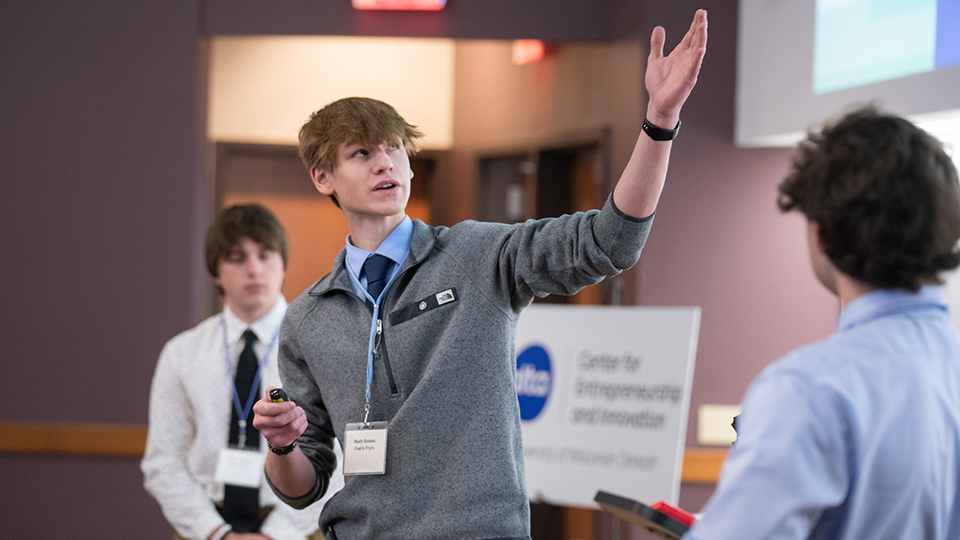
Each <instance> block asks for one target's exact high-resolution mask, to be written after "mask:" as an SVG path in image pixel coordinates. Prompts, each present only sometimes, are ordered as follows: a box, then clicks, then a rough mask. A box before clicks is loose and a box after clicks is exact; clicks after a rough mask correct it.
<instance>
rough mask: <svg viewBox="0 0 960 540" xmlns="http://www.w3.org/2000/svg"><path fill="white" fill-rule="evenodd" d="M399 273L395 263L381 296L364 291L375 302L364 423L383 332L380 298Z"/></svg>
mask: <svg viewBox="0 0 960 540" xmlns="http://www.w3.org/2000/svg"><path fill="white" fill-rule="evenodd" d="M404 258H406V256H404ZM348 273H349V272H348ZM399 273H400V265H398V264H395V268H394V269H393V271H392V272H391V273H390V278H389V279H388V280H387V284H386V285H384V287H383V291H381V292H380V297H379V298H374V297H372V296H370V293H369V292H367V291H366V290H364V291H363V294H364V295H365V296H366V297H367V300H369V301H370V302H372V303H373V319H372V320H371V321H370V338H369V340H368V341H367V385H366V388H365V392H364V405H363V423H364V425H367V424H369V422H368V420H369V419H370V388H371V387H372V386H373V351H375V350H376V349H378V348H379V347H380V339H381V335H382V334H383V320H381V319H380V300H381V299H383V295H385V294H386V293H387V290H388V289H389V288H390V284H391V283H393V279H394V278H395V277H397V274H399ZM350 277H351V279H356V276H353V275H352V273H351V275H350ZM358 281H359V280H358Z"/></svg>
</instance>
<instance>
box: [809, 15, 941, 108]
mask: <svg viewBox="0 0 960 540" xmlns="http://www.w3.org/2000/svg"><path fill="white" fill-rule="evenodd" d="M957 64H960V0H817V3H816V22H815V24H814V54H813V91H814V93H816V94H822V93H825V92H832V91H834V90H842V89H845V88H852V87H855V86H860V85H864V84H869V83H875V82H880V81H886V80H890V79H896V78H899V77H905V76H907V75H916V74H918V73H923V72H926V71H931V70H934V69H938V68H942V67H946V66H952V65H957Z"/></svg>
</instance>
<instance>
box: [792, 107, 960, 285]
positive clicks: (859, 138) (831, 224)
mask: <svg viewBox="0 0 960 540" xmlns="http://www.w3.org/2000/svg"><path fill="white" fill-rule="evenodd" d="M779 191H780V196H779V200H778V205H779V207H780V209H781V210H783V211H784V212H786V211H789V210H793V209H797V210H799V211H800V212H801V213H802V214H803V215H804V216H806V218H807V219H808V220H809V221H811V222H815V223H818V224H819V225H820V240H821V242H822V243H823V247H824V251H825V253H826V255H827V257H829V258H830V261H831V262H832V263H833V264H834V265H835V266H836V267H837V268H838V269H839V270H840V271H841V272H843V273H845V274H847V275H848V276H851V277H853V278H855V279H858V280H860V281H863V282H865V283H867V284H869V285H872V286H874V287H879V288H884V289H891V288H905V289H909V290H912V291H916V290H918V289H919V288H920V286H921V285H922V284H923V282H924V281H925V280H930V279H937V278H938V277H939V276H938V274H939V273H940V272H941V271H944V270H950V269H953V268H956V267H957V266H958V265H960V251H958V248H957V240H958V239H960V183H958V180H957V170H956V168H955V167H954V165H953V162H951V160H950V158H949V157H948V156H947V154H946V153H945V152H944V150H943V146H942V145H941V144H940V142H939V141H937V140H936V139H935V138H933V137H931V136H930V135H928V134H927V133H926V132H924V131H923V130H922V129H920V128H918V127H917V126H915V125H913V124H911V123H910V122H908V121H906V120H904V119H903V118H899V117H897V116H893V115H889V114H884V113H881V112H879V111H878V110H877V109H876V108H875V107H866V108H862V109H859V110H856V111H854V112H852V113H850V114H847V115H846V116H844V117H843V118H841V119H840V120H839V121H837V122H835V123H832V124H829V125H827V126H826V127H825V128H824V129H823V130H822V131H821V132H820V133H811V134H810V135H809V136H808V137H807V139H806V140H805V141H803V142H802V143H800V146H799V147H798V149H797V152H796V154H795V155H794V158H793V163H792V166H791V170H790V173H789V174H788V175H787V177H786V179H784V181H783V182H782V183H781V184H780V187H779Z"/></svg>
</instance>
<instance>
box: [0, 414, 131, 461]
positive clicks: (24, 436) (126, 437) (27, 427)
mask: <svg viewBox="0 0 960 540" xmlns="http://www.w3.org/2000/svg"><path fill="white" fill-rule="evenodd" d="M146 444H147V428H146V427H145V426H136V425H123V424H42V423H14V422H0V453H19V454H80V455H100V456H132V457H140V456H142V455H143V450H144V448H145V447H146Z"/></svg>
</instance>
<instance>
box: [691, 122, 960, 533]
mask: <svg viewBox="0 0 960 540" xmlns="http://www.w3.org/2000/svg"><path fill="white" fill-rule="evenodd" d="M779 192H780V194H779V201H778V204H779V206H780V208H781V210H783V211H785V212H786V211H790V210H798V211H800V212H801V213H802V214H803V215H804V216H805V217H806V218H807V220H808V239H807V240H808V243H809V247H810V258H811V262H812V266H813V270H814V273H815V274H816V276H817V278H818V279H819V281H820V282H821V283H822V284H823V285H824V286H825V287H826V288H827V289H829V290H830V291H831V292H832V293H833V294H835V295H836V296H837V297H838V298H839V300H840V307H841V313H840V318H839V324H838V328H837V331H836V333H835V334H833V335H832V336H830V337H829V338H828V339H826V340H824V341H821V342H819V343H814V344H811V345H807V346H805V347H801V348H799V349H797V350H795V351H792V352H791V353H789V354H787V355H786V356H785V357H783V358H781V359H779V360H778V361H777V362H775V363H773V364H772V365H770V366H768V367H767V368H766V369H765V370H764V371H763V372H762V373H761V374H760V375H759V376H758V377H757V378H756V379H755V380H754V381H753V382H752V383H751V385H750V387H749V388H748V390H747V393H746V395H745V396H744V399H743V404H742V405H743V412H742V414H741V415H740V416H739V417H738V419H737V428H738V431H739V440H738V441H737V443H736V444H734V446H733V448H732V450H731V452H730V454H729V457H728V458H727V460H726V462H725V463H724V465H723V470H722V472H721V476H720V481H719V484H718V486H717V490H716V492H715V493H714V495H713V497H712V498H711V499H710V501H709V502H708V503H707V505H706V507H705V508H704V512H703V515H702V517H701V518H700V519H699V520H698V521H697V523H696V524H695V525H694V526H693V528H692V529H691V531H690V532H689V533H688V534H687V535H686V536H685V538H687V539H696V540H711V539H721V538H723V539H730V538H736V539H739V540H749V539H754V538H756V539H760V538H763V539H770V538H777V539H791V538H797V539H799V538H816V539H826V538H830V539H850V540H853V539H866V538H869V539H871V540H879V539H891V540H893V539H902V540H907V539H911V540H913V539H926V540H937V539H955V538H960V333H958V331H957V330H956V328H955V327H954V326H953V325H952V324H951V321H950V316H949V313H948V311H947V305H946V303H945V300H944V293H943V291H942V289H941V287H940V286H939V284H940V279H939V276H940V274H941V272H943V271H946V270H951V269H953V268H956V267H957V265H958V264H960V253H958V248H957V241H958V239H960V186H958V181H957V171H956V169H955V167H954V165H953V163H952V162H951V160H950V158H949V157H948V156H947V155H946V154H945V153H944V151H943V148H942V146H941V144H940V143H939V142H938V141H937V140H936V139H934V138H933V137H931V136H929V135H928V134H926V133H925V132H924V131H922V130H921V129H919V128H917V127H916V126H914V125H913V124H911V123H910V122H908V121H906V120H904V119H902V118H898V117H895V116H891V115H887V114H884V113H882V112H880V111H878V110H876V109H875V108H872V107H868V108H864V109H860V110H857V111H854V112H852V113H849V114H848V115H846V116H844V117H843V118H841V119H840V120H839V121H837V122H835V123H833V124H830V125H828V126H827V127H826V128H825V129H823V130H822V131H821V132H820V133H815V134H811V135H810V136H809V137H808V139H807V140H806V141H804V142H803V143H801V144H800V147H799V149H798V151H797V153H796V155H795V157H794V159H793V164H792V169H791V171H790V173H789V174H788V176H787V177H786V179H785V180H784V181H783V182H782V183H781V184H780V187H779Z"/></svg>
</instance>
